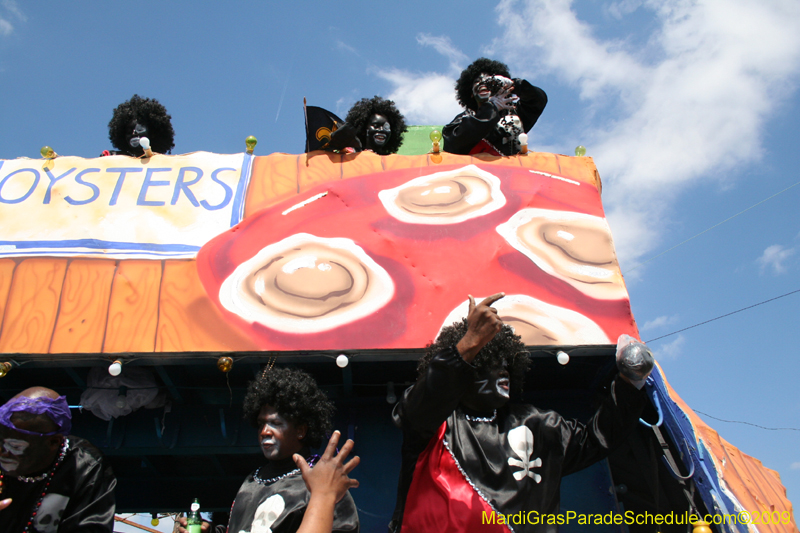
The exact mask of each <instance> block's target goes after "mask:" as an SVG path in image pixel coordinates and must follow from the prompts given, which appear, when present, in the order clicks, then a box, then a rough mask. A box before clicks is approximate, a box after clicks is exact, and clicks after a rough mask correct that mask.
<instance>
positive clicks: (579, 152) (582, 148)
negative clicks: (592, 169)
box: [575, 144, 586, 157]
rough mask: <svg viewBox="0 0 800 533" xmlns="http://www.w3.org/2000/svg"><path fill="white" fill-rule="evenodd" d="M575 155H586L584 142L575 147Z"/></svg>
mask: <svg viewBox="0 0 800 533" xmlns="http://www.w3.org/2000/svg"><path fill="white" fill-rule="evenodd" d="M575 155H576V156H577V157H583V156H585V155H586V147H585V146H583V145H582V144H579V145H578V146H576V147H575Z"/></svg>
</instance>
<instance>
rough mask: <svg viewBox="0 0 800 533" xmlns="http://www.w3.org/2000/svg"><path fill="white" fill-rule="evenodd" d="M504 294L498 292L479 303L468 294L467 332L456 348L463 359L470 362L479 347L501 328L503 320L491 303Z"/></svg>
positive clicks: (478, 350) (479, 349)
mask: <svg viewBox="0 0 800 533" xmlns="http://www.w3.org/2000/svg"><path fill="white" fill-rule="evenodd" d="M503 296H505V293H502V292H498V293H497V294H493V295H491V296H489V297H488V298H485V299H484V300H483V301H481V303H479V304H477V305H476V304H475V298H473V297H472V295H471V294H470V295H469V313H468V314H467V333H466V334H464V336H463V337H462V338H461V340H460V341H458V344H457V345H456V349H457V350H458V353H460V354H461V357H463V358H464V361H466V362H468V363H471V362H472V361H473V360H474V359H475V356H477V355H478V352H480V351H481V348H483V347H484V346H486V345H487V344H488V343H489V341H491V340H492V339H493V338H494V336H495V335H497V333H498V332H499V331H500V330H501V329H503V321H502V320H501V319H500V317H499V316H498V315H497V309H495V308H494V307H492V304H493V303H495V302H496V301H497V300H499V299H500V298H502V297H503Z"/></svg>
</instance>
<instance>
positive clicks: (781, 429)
mask: <svg viewBox="0 0 800 533" xmlns="http://www.w3.org/2000/svg"><path fill="white" fill-rule="evenodd" d="M692 410H693V411H694V412H695V413H699V414H701V415H703V416H707V417H708V418H713V419H714V420H719V421H720V422H730V423H731V424H746V425H748V426H754V427H757V428H760V429H768V430H770V431H800V428H768V427H766V426H759V425H758V424H753V423H751V422H742V421H740V420H725V419H724V418H717V417H716V416H711V415H710V414H708V413H704V412H703V411H698V410H697V409H692Z"/></svg>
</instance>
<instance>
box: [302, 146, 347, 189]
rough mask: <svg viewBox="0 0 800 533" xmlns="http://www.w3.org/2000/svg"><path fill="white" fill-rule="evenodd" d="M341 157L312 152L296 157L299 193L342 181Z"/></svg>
mask: <svg viewBox="0 0 800 533" xmlns="http://www.w3.org/2000/svg"><path fill="white" fill-rule="evenodd" d="M341 161H342V156H341V155H340V154H330V153H328V152H312V153H311V154H302V155H299V156H297V170H298V172H297V175H298V183H299V186H300V192H301V193H303V192H305V191H307V190H308V189H311V188H313V187H316V186H317V185H319V184H320V183H328V182H330V181H335V180H340V179H342V165H341Z"/></svg>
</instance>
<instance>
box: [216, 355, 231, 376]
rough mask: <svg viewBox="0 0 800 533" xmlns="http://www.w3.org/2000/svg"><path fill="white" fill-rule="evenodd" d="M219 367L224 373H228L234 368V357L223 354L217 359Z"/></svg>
mask: <svg viewBox="0 0 800 533" xmlns="http://www.w3.org/2000/svg"><path fill="white" fill-rule="evenodd" d="M217 368H219V371H220V372H222V373H223V374H227V373H228V372H230V371H231V369H232V368H233V359H231V358H230V357H228V356H227V355H223V356H222V357H220V358H219V359H217Z"/></svg>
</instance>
